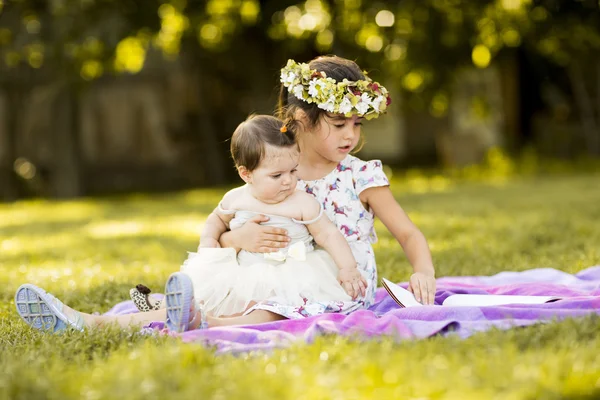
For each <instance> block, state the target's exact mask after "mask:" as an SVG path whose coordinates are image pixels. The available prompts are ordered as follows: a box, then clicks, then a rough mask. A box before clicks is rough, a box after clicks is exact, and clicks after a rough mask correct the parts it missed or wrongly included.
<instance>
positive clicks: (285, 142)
mask: <svg viewBox="0 0 600 400" xmlns="http://www.w3.org/2000/svg"><path fill="white" fill-rule="evenodd" d="M266 144H269V145H271V146H275V147H292V146H297V144H296V136H295V134H294V132H293V131H292V130H291V129H290V128H288V127H284V124H283V122H282V121H281V120H280V119H277V118H275V117H271V116H270V115H250V116H249V117H248V118H247V119H246V120H245V121H244V122H242V123H241V124H239V125H238V127H237V128H236V130H235V132H233V136H232V137H231V157H232V158H233V161H234V162H235V166H236V167H240V166H244V167H246V169H248V171H254V170H255V169H256V168H258V166H259V164H260V162H261V161H262V159H263V157H264V156H265V145H266Z"/></svg>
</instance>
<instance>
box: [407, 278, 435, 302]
mask: <svg viewBox="0 0 600 400" xmlns="http://www.w3.org/2000/svg"><path fill="white" fill-rule="evenodd" d="M408 290H410V291H411V292H412V293H413V294H414V295H415V298H416V299H417V301H418V302H419V303H421V304H425V305H433V304H434V300H435V277H434V276H432V275H428V274H424V273H423V272H415V273H414V274H412V276H411V277H410V282H409V284H408Z"/></svg>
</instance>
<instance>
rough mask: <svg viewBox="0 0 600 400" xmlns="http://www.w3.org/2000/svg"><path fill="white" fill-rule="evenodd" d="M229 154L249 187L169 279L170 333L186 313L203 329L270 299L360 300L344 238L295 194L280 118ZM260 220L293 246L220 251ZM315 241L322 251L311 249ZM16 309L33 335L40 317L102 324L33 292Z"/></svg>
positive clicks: (224, 208) (20, 296) (253, 130)
mask: <svg viewBox="0 0 600 400" xmlns="http://www.w3.org/2000/svg"><path fill="white" fill-rule="evenodd" d="M231 154H232V156H233V159H234V162H235V165H236V168H237V169H238V172H239V175H240V177H241V178H242V179H243V180H244V181H245V182H246V185H244V186H242V187H239V188H236V189H234V190H231V191H230V192H228V193H227V194H226V195H225V196H224V197H223V200H222V201H221V202H220V203H219V206H218V207H217V209H216V210H215V211H214V212H213V213H212V214H210V216H209V217H208V219H207V221H206V224H205V228H204V231H203V233H202V236H201V242H200V248H199V249H198V252H197V253H192V254H191V255H190V257H189V258H188V260H187V261H186V262H185V263H184V265H183V267H182V272H183V273H175V274H173V275H172V276H171V277H170V278H169V280H168V282H167V286H166V304H167V325H168V327H169V328H170V329H171V330H174V331H178V332H181V331H184V330H187V328H188V323H189V311H190V309H192V310H195V309H198V310H203V312H201V313H199V316H200V317H201V318H200V319H199V322H200V323H205V322H206V316H207V315H208V314H210V315H211V317H228V316H229V317H231V316H239V315H242V314H243V313H244V312H245V311H247V310H248V308H249V306H251V305H253V304H256V303H257V302H258V301H262V300H265V299H267V298H277V299H279V301H281V302H283V303H285V304H290V305H295V306H297V307H300V306H302V305H303V304H305V303H307V302H315V301H351V300H352V299H353V298H356V296H358V295H364V294H365V288H366V285H367V282H366V280H365V278H364V277H362V276H361V275H360V272H359V271H358V269H357V267H356V261H355V260H354V257H353V255H352V252H351V250H350V247H349V245H348V243H347V242H346V240H345V238H344V236H343V235H342V234H341V233H340V232H339V231H338V230H337V228H336V227H335V225H333V223H332V222H331V221H330V220H329V219H327V218H326V217H324V216H323V210H322V208H321V206H320V204H319V203H318V202H317V201H316V200H315V199H314V198H313V197H312V196H310V195H309V194H307V193H305V192H303V191H299V190H296V185H297V182H298V179H297V178H296V167H297V165H298V157H299V151H298V146H297V143H296V140H295V136H294V134H293V132H291V131H290V130H289V129H288V128H287V127H286V126H284V125H283V123H282V122H281V121H280V120H278V119H277V118H274V117H270V116H251V117H250V118H249V119H248V120H246V121H245V122H243V123H242V124H240V126H239V127H238V128H237V129H236V131H235V132H234V134H233V137H232V139H231ZM257 214H268V215H271V221H269V223H267V224H266V225H271V226H277V227H279V228H285V229H287V230H288V232H290V236H291V242H290V246H289V247H288V248H287V249H286V250H285V251H278V252H277V253H252V252H248V251H243V250H242V251H240V252H239V253H238V254H237V256H236V251H235V249H233V248H229V249H227V248H219V247H220V246H219V243H218V239H219V237H220V236H221V234H222V233H224V232H225V231H226V230H227V229H235V228H236V227H238V226H242V225H243V224H244V223H245V222H246V221H247V220H248V219H250V218H252V217H254V216H255V215H257ZM311 235H312V236H311ZM313 239H314V242H316V244H318V245H319V246H321V247H322V248H324V249H325V250H326V251H324V250H321V249H315V248H314V246H313ZM340 284H341V285H340ZM194 298H195V300H196V301H195V302H194V301H193V299H194ZM16 305H17V311H18V312H19V314H20V315H21V316H22V317H23V319H24V320H25V321H27V322H28V323H30V324H31V325H32V326H34V327H38V328H46V327H47V326H46V325H47V324H45V323H44V321H43V320H42V317H50V319H51V320H52V322H57V323H58V326H59V328H60V327H66V326H67V325H74V326H77V325H78V323H81V322H84V323H85V320H86V318H87V320H88V321H90V322H92V323H93V322H99V321H101V319H99V318H95V319H94V318H93V317H92V316H87V315H85V316H84V315H81V314H78V313H76V312H74V311H73V310H70V309H68V308H66V307H65V306H63V305H62V304H61V303H60V302H58V301H57V300H56V299H55V298H53V297H51V296H50V295H48V294H47V293H45V292H44V291H43V290H41V289H39V288H37V287H35V286H33V285H23V286H22V287H21V288H19V290H18V291H17V295H16ZM32 306H34V307H33V308H32ZM40 306H41V309H42V310H43V312H40ZM260 313H263V314H264V313H265V311H261V312H260ZM52 316H54V317H56V318H54V319H52V318H51V317H52ZM80 316H81V318H78V317H80ZM221 320H222V322H224V323H227V322H229V321H227V319H226V318H222V319H221ZM60 322H62V324H60ZM213 322H214V318H213ZM207 324H208V323H206V324H205V325H204V326H206V325H207ZM50 325H52V324H50ZM53 328H54V327H53Z"/></svg>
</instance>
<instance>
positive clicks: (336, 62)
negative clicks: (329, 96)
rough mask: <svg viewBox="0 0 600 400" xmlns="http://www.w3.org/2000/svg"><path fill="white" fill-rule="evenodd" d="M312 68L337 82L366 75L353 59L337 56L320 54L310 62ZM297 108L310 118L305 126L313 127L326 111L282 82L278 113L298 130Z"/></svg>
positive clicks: (359, 78)
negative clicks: (296, 93) (301, 98)
mask: <svg viewBox="0 0 600 400" xmlns="http://www.w3.org/2000/svg"><path fill="white" fill-rule="evenodd" d="M308 66H309V67H310V69H314V70H317V71H319V72H325V73H326V74H327V77H329V78H333V79H335V80H336V81H337V82H341V81H343V80H344V78H345V79H348V80H349V81H359V80H363V79H365V75H364V74H363V72H362V71H361V69H360V67H359V66H358V65H357V64H356V63H355V62H354V61H351V60H348V59H345V58H342V57H337V56H320V57H317V58H315V59H314V60H312V61H310V62H309V63H308ZM297 110H302V111H304V113H305V114H306V116H307V118H308V123H309V126H308V127H305V128H313V127H315V126H316V125H317V122H319V118H320V117H321V115H322V114H325V113H326V111H325V110H322V109H320V108H319V107H317V105H316V104H315V103H310V104H309V103H306V102H304V101H302V100H300V99H298V98H297V97H296V96H294V95H293V94H292V93H290V92H289V91H288V89H287V88H286V87H285V86H283V84H281V88H280V91H279V104H278V107H277V112H276V115H277V116H278V117H279V118H280V119H282V120H283V121H285V124H286V126H288V127H290V128H292V129H294V130H297V129H296V128H297V124H298V123H299V121H297V120H296V119H295V118H294V116H295V115H296V111H297Z"/></svg>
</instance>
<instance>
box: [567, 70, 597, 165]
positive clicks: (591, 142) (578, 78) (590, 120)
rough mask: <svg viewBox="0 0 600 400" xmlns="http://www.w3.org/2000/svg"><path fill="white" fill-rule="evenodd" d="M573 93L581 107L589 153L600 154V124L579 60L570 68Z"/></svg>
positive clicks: (580, 111) (582, 123) (578, 105)
mask: <svg viewBox="0 0 600 400" xmlns="http://www.w3.org/2000/svg"><path fill="white" fill-rule="evenodd" d="M569 76H570V79H571V85H572V86H573V94H574V95H575V101H576V102H577V107H578V108H579V115H580V118H581V127H582V129H583V134H584V138H585V143H586V147H587V150H588V153H589V154H590V155H592V156H600V132H599V129H600V125H599V123H598V122H597V121H596V118H595V116H594V107H593V105H592V99H591V96H590V94H589V93H588V90H587V89H586V86H585V78H584V74H583V70H582V68H581V65H580V64H579V62H578V61H573V63H572V64H571V67H570V68H569ZM599 119H600V118H599Z"/></svg>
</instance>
